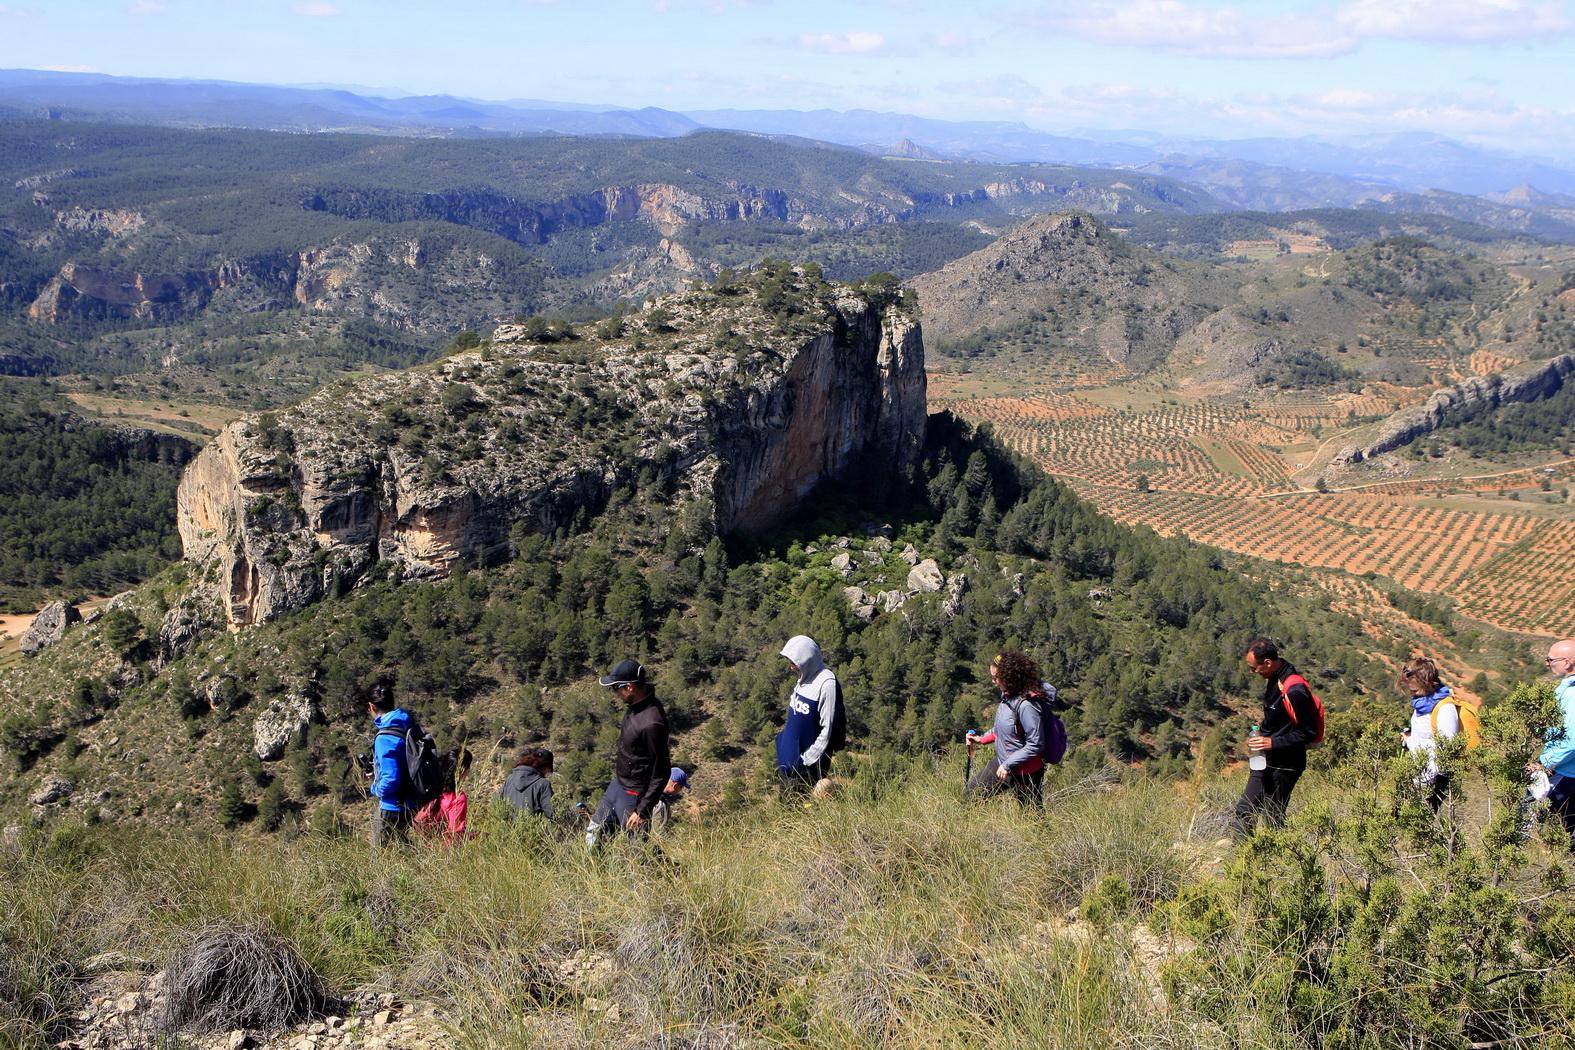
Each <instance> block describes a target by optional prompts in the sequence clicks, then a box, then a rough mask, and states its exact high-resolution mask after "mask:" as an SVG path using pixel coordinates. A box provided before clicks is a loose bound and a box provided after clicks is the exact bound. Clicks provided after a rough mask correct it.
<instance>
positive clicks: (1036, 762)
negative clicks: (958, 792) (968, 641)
mask: <svg viewBox="0 0 1575 1050" xmlns="http://www.w3.org/2000/svg"><path fill="white" fill-rule="evenodd" d="M990 681H992V682H994V683H995V685H996V687H997V688H998V689H1000V690H1001V702H1000V703H999V704H997V705H996V708H995V725H994V726H993V727H992V728H991V730H990V732H988V733H986V734H984V735H983V736H979V735H978V734H976V733H975V732H974V731H973V730H971V729H970V730H969V731H968V735H967V737H966V739H967V740H968V742H969V743H970V744H975V743H977V744H994V745H995V756H994V757H993V758H991V759H990V761H989V762H987V763H986V764H985V767H984V769H982V770H980V771H979V775H978V776H976V777H974V778H973V781H972V782H971V783H970V784H969V785H968V797H969V798H987V797H989V796H992V795H997V794H1000V793H1001V792H1003V791H1006V790H1008V789H1010V790H1011V792H1012V794H1014V795H1016V796H1017V802H1018V804H1019V805H1023V806H1026V805H1029V804H1033V805H1036V806H1037V805H1038V804H1039V801H1040V785H1041V784H1043V783H1044V778H1045V760H1044V757H1043V746H1042V744H1043V740H1044V734H1045V732H1046V731H1047V728H1048V727H1047V726H1046V725H1045V724H1044V714H1043V707H1042V706H1041V705H1042V704H1043V703H1044V702H1045V700H1046V699H1047V698H1046V695H1045V686H1044V684H1043V683H1042V682H1040V681H1039V667H1038V666H1037V665H1036V664H1035V663H1034V661H1033V660H1032V659H1031V658H1030V657H1029V656H1028V654H1026V653H1023V652H1019V651H1018V650H1016V649H1002V650H1001V652H1000V654H999V655H997V656H996V658H995V659H994V660H991V661H990Z"/></svg>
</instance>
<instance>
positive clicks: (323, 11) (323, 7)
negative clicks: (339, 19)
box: [290, 0, 340, 18]
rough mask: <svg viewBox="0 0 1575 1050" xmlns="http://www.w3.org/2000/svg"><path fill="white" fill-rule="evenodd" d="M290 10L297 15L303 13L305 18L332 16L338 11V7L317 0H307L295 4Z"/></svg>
mask: <svg viewBox="0 0 1575 1050" xmlns="http://www.w3.org/2000/svg"><path fill="white" fill-rule="evenodd" d="M290 10H292V11H294V12H295V13H296V14H298V15H305V16H306V17H307V18H332V17H334V16H335V15H337V14H339V13H340V12H339V8H337V7H335V6H334V5H333V4H324V3H320V2H319V0H308V2H307V3H304V4H296V5H295V6H294V7H292V8H290Z"/></svg>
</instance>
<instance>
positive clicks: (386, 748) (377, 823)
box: [366, 677, 415, 849]
mask: <svg viewBox="0 0 1575 1050" xmlns="http://www.w3.org/2000/svg"><path fill="white" fill-rule="evenodd" d="M366 710H367V713H368V714H370V715H371V716H372V726H373V729H374V731H375V732H376V734H377V735H376V736H375V737H374V738H373V742H372V771H371V772H370V773H369V774H368V775H369V776H371V777H372V784H371V786H370V787H369V788H367V793H368V794H370V795H371V796H372V797H373V798H374V799H376V800H377V812H376V814H375V815H374V817H373V820H372V846H373V848H374V849H375V848H377V847H379V846H386V845H388V844H390V843H391V842H395V841H398V842H409V841H410V835H409V832H410V821H411V818H412V817H413V816H414V814H413V813H412V812H411V811H410V809H409V808H407V807H406V805H405V796H406V794H408V788H409V785H408V784H407V783H406V782H405V780H406V775H405V762H404V755H405V732H406V730H408V729H409V728H410V727H411V726H412V725H414V724H415V719H413V718H411V717H410V712H409V711H406V710H405V709H404V708H402V707H396V706H395V705H394V682H393V680H392V679H391V678H387V677H384V678H379V679H378V680H377V681H376V682H374V683H373V684H372V688H371V689H370V690H368V691H367V693H366Z"/></svg>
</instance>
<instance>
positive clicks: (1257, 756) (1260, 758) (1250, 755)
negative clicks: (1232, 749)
mask: <svg viewBox="0 0 1575 1050" xmlns="http://www.w3.org/2000/svg"><path fill="white" fill-rule="evenodd" d="M1247 735H1248V736H1257V735H1258V727H1257V726H1253V727H1252V732H1250V733H1248V734H1247ZM1247 768H1248V769H1268V768H1269V756H1268V755H1266V754H1264V753H1263V752H1262V751H1248V752H1247Z"/></svg>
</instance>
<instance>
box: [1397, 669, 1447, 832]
mask: <svg viewBox="0 0 1575 1050" xmlns="http://www.w3.org/2000/svg"><path fill="white" fill-rule="evenodd" d="M1397 684H1398V685H1399V686H1400V689H1401V691H1402V692H1404V693H1407V694H1409V699H1410V701H1411V724H1410V726H1409V727H1407V728H1406V730H1405V731H1404V732H1403V733H1401V740H1402V742H1403V743H1404V744H1405V746H1406V750H1407V751H1410V752H1411V755H1412V757H1413V758H1415V759H1417V760H1418V761H1426V763H1427V766H1426V767H1425V768H1424V769H1423V770H1422V772H1421V774H1420V775H1419V776H1418V777H1417V783H1419V784H1421V785H1422V786H1424V787H1426V788H1427V789H1428V792H1427V804H1428V805H1429V806H1431V807H1432V809H1433V812H1435V813H1437V812H1438V807H1439V806H1441V805H1442V804H1443V802H1444V798H1445V796H1446V795H1448V793H1449V774H1448V773H1447V772H1444V771H1443V770H1441V769H1439V768H1438V741H1439V740H1441V739H1443V740H1447V739H1449V738H1451V737H1453V736H1456V735H1457V734H1459V732H1460V702H1459V701H1458V700H1455V699H1454V698H1453V694H1452V693H1451V692H1450V689H1449V686H1447V685H1445V684H1444V683H1443V682H1441V681H1439V678H1438V666H1437V665H1436V664H1434V663H1433V661H1431V660H1429V659H1426V658H1425V657H1417V658H1416V659H1414V660H1409V661H1407V662H1406V665H1405V666H1404V667H1402V668H1401V669H1400V678H1399V681H1398V683H1397Z"/></svg>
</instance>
